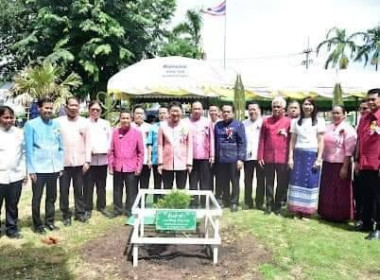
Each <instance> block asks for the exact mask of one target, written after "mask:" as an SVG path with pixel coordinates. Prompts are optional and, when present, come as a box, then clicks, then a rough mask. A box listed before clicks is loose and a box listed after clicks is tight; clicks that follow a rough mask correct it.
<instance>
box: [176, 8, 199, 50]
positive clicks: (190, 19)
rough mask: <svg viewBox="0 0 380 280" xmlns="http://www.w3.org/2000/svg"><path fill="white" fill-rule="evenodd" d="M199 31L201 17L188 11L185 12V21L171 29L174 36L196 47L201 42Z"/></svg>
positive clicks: (197, 13) (192, 11) (194, 12)
mask: <svg viewBox="0 0 380 280" xmlns="http://www.w3.org/2000/svg"><path fill="white" fill-rule="evenodd" d="M201 31H202V16H201V15H200V13H199V12H196V11H194V10H188V11H187V12H186V20H185V21H184V22H182V23H180V24H178V25H177V26H176V27H174V29H173V33H174V35H177V36H178V35H180V36H184V37H185V38H187V39H189V40H190V41H191V42H192V43H193V44H194V45H196V46H198V45H199V44H200V42H201Z"/></svg>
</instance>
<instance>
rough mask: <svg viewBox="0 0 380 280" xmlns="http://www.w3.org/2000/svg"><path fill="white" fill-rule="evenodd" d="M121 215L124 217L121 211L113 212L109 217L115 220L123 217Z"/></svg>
mask: <svg viewBox="0 0 380 280" xmlns="http://www.w3.org/2000/svg"><path fill="white" fill-rule="evenodd" d="M121 215H123V213H122V212H120V211H113V212H111V213H110V214H109V217H110V219H113V218H116V217H119V216H121Z"/></svg>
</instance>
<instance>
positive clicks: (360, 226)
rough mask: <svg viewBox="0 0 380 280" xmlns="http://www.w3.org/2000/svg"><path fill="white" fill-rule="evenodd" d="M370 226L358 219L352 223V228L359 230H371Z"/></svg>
mask: <svg viewBox="0 0 380 280" xmlns="http://www.w3.org/2000/svg"><path fill="white" fill-rule="evenodd" d="M372 228H373V227H372V226H370V225H366V224H364V223H363V222H362V221H358V222H356V223H355V224H354V226H353V228H352V230H353V231H360V232H369V231H371V230H372Z"/></svg>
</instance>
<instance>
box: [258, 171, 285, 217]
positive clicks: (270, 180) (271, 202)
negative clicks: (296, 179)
mask: <svg viewBox="0 0 380 280" xmlns="http://www.w3.org/2000/svg"><path fill="white" fill-rule="evenodd" d="M275 173H276V175H277V190H276V196H275V197H274V175H275ZM264 174H265V182H266V187H265V191H266V200H267V201H266V206H267V208H270V209H274V210H279V209H280V208H281V206H282V205H281V204H282V203H281V202H283V201H284V199H285V197H286V195H287V192H288V183H289V169H288V165H287V164H286V163H265V165H264Z"/></svg>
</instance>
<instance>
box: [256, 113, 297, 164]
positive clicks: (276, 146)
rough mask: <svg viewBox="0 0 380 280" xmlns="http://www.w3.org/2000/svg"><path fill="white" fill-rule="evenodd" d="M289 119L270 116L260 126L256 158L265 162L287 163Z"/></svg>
mask: <svg viewBox="0 0 380 280" xmlns="http://www.w3.org/2000/svg"><path fill="white" fill-rule="evenodd" d="M289 131H290V119H289V118H288V117H285V116H283V117H280V118H275V117H273V116H270V117H268V118H266V119H264V120H263V125H262V127H261V133H260V141H259V151H258V153H257V159H258V160H264V162H267V163H287V162H288V153H289V141H290V133H289Z"/></svg>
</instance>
